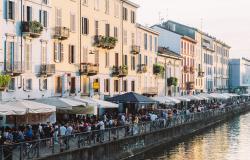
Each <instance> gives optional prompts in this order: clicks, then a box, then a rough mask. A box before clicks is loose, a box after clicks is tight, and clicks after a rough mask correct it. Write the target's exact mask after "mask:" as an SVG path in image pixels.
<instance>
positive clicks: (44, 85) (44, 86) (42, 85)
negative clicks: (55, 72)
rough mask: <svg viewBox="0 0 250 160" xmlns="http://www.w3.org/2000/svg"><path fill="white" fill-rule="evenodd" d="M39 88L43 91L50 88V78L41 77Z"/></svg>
mask: <svg viewBox="0 0 250 160" xmlns="http://www.w3.org/2000/svg"><path fill="white" fill-rule="evenodd" d="M39 88H40V90H41V91H43V90H47V89H48V80H47V79H46V78H41V79H39Z"/></svg>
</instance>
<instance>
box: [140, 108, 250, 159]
mask: <svg viewBox="0 0 250 160" xmlns="http://www.w3.org/2000/svg"><path fill="white" fill-rule="evenodd" d="M144 159H148V160H249V159H250V113H249V114H246V115H242V116H240V117H237V118H234V119H232V120H230V121H229V122H227V123H223V124H220V125H218V126H215V127H214V128H211V129H209V130H207V131H204V133H201V134H200V135H197V136H194V137H192V138H189V139H187V140H185V141H184V142H181V143H178V144H176V145H168V146H164V147H160V148H157V149H154V150H152V151H151V152H148V153H146V155H144Z"/></svg>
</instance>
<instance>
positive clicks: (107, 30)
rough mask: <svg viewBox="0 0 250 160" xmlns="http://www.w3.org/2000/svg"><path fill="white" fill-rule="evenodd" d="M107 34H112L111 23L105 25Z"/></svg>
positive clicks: (107, 35)
mask: <svg viewBox="0 0 250 160" xmlns="http://www.w3.org/2000/svg"><path fill="white" fill-rule="evenodd" d="M105 35H106V37H109V36H110V24H106V25H105Z"/></svg>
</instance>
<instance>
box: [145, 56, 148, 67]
mask: <svg viewBox="0 0 250 160" xmlns="http://www.w3.org/2000/svg"><path fill="white" fill-rule="evenodd" d="M144 64H145V65H146V66H147V65H148V56H144Z"/></svg>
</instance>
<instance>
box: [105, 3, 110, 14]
mask: <svg viewBox="0 0 250 160" xmlns="http://www.w3.org/2000/svg"><path fill="white" fill-rule="evenodd" d="M105 13H106V14H109V0H105Z"/></svg>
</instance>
